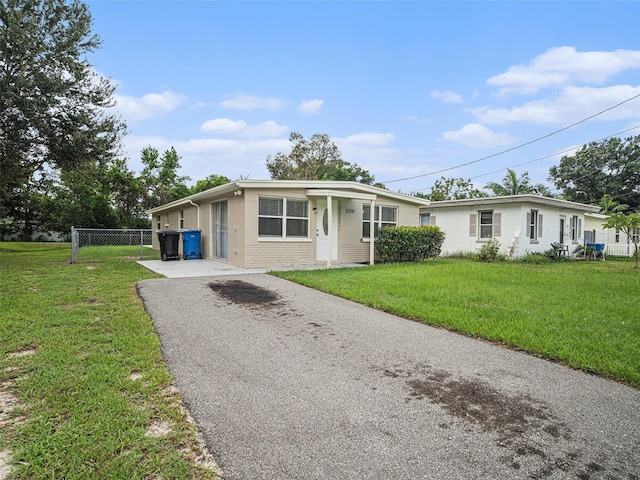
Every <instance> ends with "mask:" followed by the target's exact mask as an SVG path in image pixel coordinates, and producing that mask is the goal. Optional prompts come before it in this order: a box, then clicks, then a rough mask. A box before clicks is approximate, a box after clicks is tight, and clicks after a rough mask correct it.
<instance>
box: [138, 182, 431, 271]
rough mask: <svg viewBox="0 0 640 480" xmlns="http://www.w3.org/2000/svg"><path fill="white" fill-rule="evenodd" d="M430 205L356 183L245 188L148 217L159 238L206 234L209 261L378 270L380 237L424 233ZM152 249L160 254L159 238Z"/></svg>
mask: <svg viewBox="0 0 640 480" xmlns="http://www.w3.org/2000/svg"><path fill="white" fill-rule="evenodd" d="M429 203H430V202H429V201H428V200H425V199H422V198H418V197H414V196H409V195H404V194H400V193H395V192H392V191H390V190H385V189H382V188H377V187H372V186H369V185H364V184H361V183H357V182H338V181H297V180H239V181H235V182H231V183H227V184H225V185H221V186H218V187H215V188H212V189H210V190H207V191H204V192H201V193H197V194H194V195H191V196H189V197H186V198H183V199H180V200H176V201H174V202H171V203H168V204H166V205H163V206H161V207H157V208H153V209H151V210H149V211H148V212H147V213H149V214H151V215H152V228H154V229H157V230H160V229H174V230H182V229H199V230H201V232H202V234H201V237H202V238H201V252H202V255H201V256H202V258H211V259H219V260H224V261H228V262H229V263H230V264H232V265H236V266H238V267H242V268H271V267H299V268H303V267H305V266H311V265H323V266H325V265H326V266H331V264H332V263H338V264H340V263H370V264H372V263H373V261H374V257H375V249H374V242H373V241H371V237H372V236H373V237H374V238H375V232H376V231H377V229H378V228H379V227H380V226H383V225H397V226H417V225H419V218H420V216H419V209H420V207H426V206H428V205H429ZM372 211H373V212H374V215H371V212H372ZM153 246H154V248H159V243H158V236H157V235H154V238H153Z"/></svg>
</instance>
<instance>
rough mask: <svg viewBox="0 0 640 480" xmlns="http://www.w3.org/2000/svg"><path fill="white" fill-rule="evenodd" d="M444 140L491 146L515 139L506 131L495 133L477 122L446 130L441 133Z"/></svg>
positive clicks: (469, 145)
mask: <svg viewBox="0 0 640 480" xmlns="http://www.w3.org/2000/svg"><path fill="white" fill-rule="evenodd" d="M442 137H443V138H444V139H445V140H450V141H452V142H456V143H460V144H462V145H466V146H468V147H482V148H492V147H498V146H502V145H509V144H510V143H513V142H514V141H515V139H514V138H513V137H512V136H511V135H509V134H508V133H496V132H494V131H492V130H491V129H489V128H487V127H485V126H484V125H480V124H479V123H470V124H468V125H465V126H464V127H462V128H461V129H460V130H458V131H447V132H444V133H443V134H442Z"/></svg>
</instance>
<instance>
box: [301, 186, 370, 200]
mask: <svg viewBox="0 0 640 480" xmlns="http://www.w3.org/2000/svg"><path fill="white" fill-rule="evenodd" d="M306 195H307V197H333V198H348V199H352V200H375V199H376V198H378V196H377V195H376V194H375V193H360V192H350V191H346V190H328V189H319V188H310V189H307V190H306Z"/></svg>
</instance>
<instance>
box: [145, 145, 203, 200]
mask: <svg viewBox="0 0 640 480" xmlns="http://www.w3.org/2000/svg"><path fill="white" fill-rule="evenodd" d="M140 160H141V161H142V164H143V165H144V168H143V170H142V173H141V174H140V179H141V182H142V184H143V186H144V190H145V199H144V206H145V208H154V207H159V206H160V205H164V204H165V203H169V202H172V201H173V200H177V199H179V198H183V197H186V196H187V195H189V188H188V187H187V186H186V184H185V182H187V181H189V180H191V178H190V177H187V176H181V175H178V169H180V157H179V156H178V152H176V149H175V148H174V147H171V148H170V149H169V150H165V152H164V153H163V154H162V157H160V154H159V152H158V150H157V149H155V148H153V147H151V146H149V147H145V148H143V149H142V153H141V155H140Z"/></svg>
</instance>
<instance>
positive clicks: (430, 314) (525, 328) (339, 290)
mask: <svg viewBox="0 0 640 480" xmlns="http://www.w3.org/2000/svg"><path fill="white" fill-rule="evenodd" d="M276 275H278V276H280V277H283V278H287V279H289V280H292V281H295V282H298V283H301V284H304V285H307V286H309V287H312V288H316V289H318V290H322V291H325V292H328V293H331V294H334V295H337V296H340V297H344V298H347V299H350V300H354V301H356V302H359V303H363V304H365V305H369V306H371V307H374V308H377V309H380V310H384V311H387V312H390V313H394V314H397V315H400V316H403V317H406V318H410V319H415V320H419V321H422V322H424V323H427V324H429V325H434V326H438V327H444V328H446V329H449V330H453V331H457V332H462V333H464V334H467V335H469V336H472V337H478V338H483V339H488V340H491V341H494V342H498V343H501V344H504V345H507V346H510V347H512V348H516V349H521V350H524V351H526V352H530V353H532V354H534V355H538V356H540V357H544V358H548V359H553V360H556V361H560V362H562V363H565V364H567V365H570V366H572V367H574V368H577V369H581V370H585V371H587V372H592V373H596V374H599V375H602V376H605V377H609V378H612V379H616V380H618V381H620V382H624V383H627V384H629V385H633V386H635V387H640V270H638V269H634V268H633V261H630V260H627V259H625V260H617V259H616V260H613V261H609V260H607V261H606V262H560V263H544V264H525V263H518V262H502V263H491V264H488V263H480V262H474V261H469V260H459V259H437V260H433V261H427V262H423V263H418V264H386V265H376V266H373V267H369V268H351V269H336V270H308V271H288V272H278V273H276Z"/></svg>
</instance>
